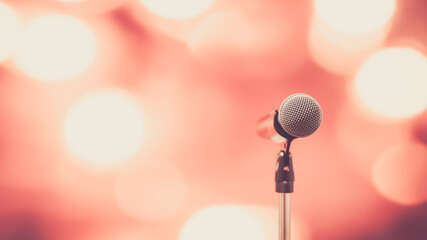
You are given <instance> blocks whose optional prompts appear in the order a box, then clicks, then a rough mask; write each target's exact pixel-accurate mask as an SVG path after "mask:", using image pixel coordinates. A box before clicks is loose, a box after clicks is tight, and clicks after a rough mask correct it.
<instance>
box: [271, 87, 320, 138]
mask: <svg viewBox="0 0 427 240" xmlns="http://www.w3.org/2000/svg"><path fill="white" fill-rule="evenodd" d="M278 119H279V123H280V125H281V126H282V127H283V129H284V130H285V131H286V132H287V133H288V134H290V135H292V136H294V137H307V136H309V135H311V134H312V133H314V132H315V131H316V130H317V129H318V128H319V126H320V123H321V122H322V109H321V108H320V105H319V103H318V102H317V101H316V100H315V99H314V98H313V97H311V96H309V95H307V94H303V93H297V94H293V95H291V96H289V97H287V98H286V99H285V101H283V103H282V105H280V109H279V115H278Z"/></svg>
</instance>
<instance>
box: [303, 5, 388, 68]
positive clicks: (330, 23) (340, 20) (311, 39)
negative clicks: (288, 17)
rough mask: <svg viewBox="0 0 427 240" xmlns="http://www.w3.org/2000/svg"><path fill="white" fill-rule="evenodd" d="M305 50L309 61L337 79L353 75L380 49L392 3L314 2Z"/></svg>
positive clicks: (386, 29) (386, 32)
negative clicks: (329, 72) (337, 75)
mask: <svg viewBox="0 0 427 240" xmlns="http://www.w3.org/2000/svg"><path fill="white" fill-rule="evenodd" d="M314 3H315V14H314V15H313V18H312V19H311V24H310V29H309V36H308V46H309V50H310V55H311V57H312V58H313V60H314V61H315V62H316V63H317V64H318V65H319V66H321V67H323V68H325V69H326V70H328V71H331V72H333V73H336V74H340V75H353V74H354V73H355V72H356V70H357V68H358V67H359V66H360V64H361V63H362V62H363V60H364V59H366V58H367V57H368V56H369V55H371V54H372V53H373V52H374V51H375V50H377V49H378V48H380V47H381V46H382V44H383V43H384V40H385V39H386V37H387V34H388V32H389V30H390V26H391V24H390V23H391V19H392V16H393V14H394V11H395V8H396V6H395V5H396V3H395V0H378V1H369V0H316V1H315V2H314Z"/></svg>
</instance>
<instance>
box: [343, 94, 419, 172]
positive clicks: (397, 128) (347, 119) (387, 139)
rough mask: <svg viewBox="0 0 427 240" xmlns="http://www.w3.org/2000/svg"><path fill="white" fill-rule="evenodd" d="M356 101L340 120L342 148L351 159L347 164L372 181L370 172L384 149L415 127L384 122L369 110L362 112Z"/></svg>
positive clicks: (352, 101)
mask: <svg viewBox="0 0 427 240" xmlns="http://www.w3.org/2000/svg"><path fill="white" fill-rule="evenodd" d="M356 100H357V99H351V104H348V105H347V107H346V108H343V109H342V110H341V112H340V114H339V116H338V118H337V124H336V129H337V136H338V140H339V141H338V145H339V147H340V148H341V149H342V150H343V151H345V153H346V154H347V155H349V157H348V158H347V159H346V161H345V163H346V164H349V165H350V168H351V169H352V170H354V171H356V172H358V173H359V174H360V175H361V176H363V177H365V178H366V179H371V172H369V171H366V169H372V166H373V164H374V163H375V158H376V157H377V156H378V154H379V153H380V152H381V151H382V150H383V149H385V148H387V147H388V146H390V144H393V143H395V142H396V139H400V138H403V137H406V136H407V135H408V132H409V131H410V129H411V127H410V126H412V124H409V123H408V122H395V121H384V119H383V118H382V117H381V116H376V115H373V114H372V113H371V112H370V111H368V110H367V109H366V108H362V109H359V108H358V106H357V104H356V103H355V101H356ZM355 146H357V147H355ZM361 149H362V150H361Z"/></svg>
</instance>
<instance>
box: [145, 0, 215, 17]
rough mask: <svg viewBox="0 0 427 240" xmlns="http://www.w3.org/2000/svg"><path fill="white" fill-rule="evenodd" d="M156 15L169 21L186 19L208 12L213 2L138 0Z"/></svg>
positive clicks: (209, 0) (206, 0)
mask: <svg viewBox="0 0 427 240" xmlns="http://www.w3.org/2000/svg"><path fill="white" fill-rule="evenodd" d="M139 1H140V2H141V4H142V5H143V6H144V7H146V8H147V9H148V10H150V11H151V12H153V13H154V14H156V15H159V16H161V17H164V18H169V19H187V18H191V17H195V16H197V15H199V14H201V13H203V12H204V11H206V10H208V9H209V8H210V7H211V6H212V4H213V3H214V2H215V0H183V1H175V0H139Z"/></svg>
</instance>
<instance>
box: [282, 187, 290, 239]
mask: <svg viewBox="0 0 427 240" xmlns="http://www.w3.org/2000/svg"><path fill="white" fill-rule="evenodd" d="M290 200H291V195H290V193H279V240H290V239H291V236H290V235H291V234H290V233H291V229H290V222H291V221H290V220H291V217H290V216H291V214H290V212H291V207H290Z"/></svg>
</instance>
